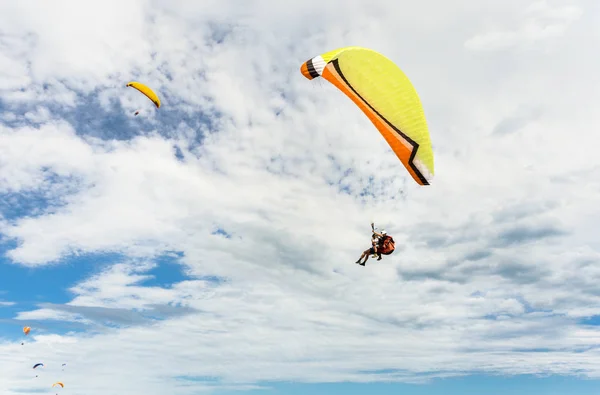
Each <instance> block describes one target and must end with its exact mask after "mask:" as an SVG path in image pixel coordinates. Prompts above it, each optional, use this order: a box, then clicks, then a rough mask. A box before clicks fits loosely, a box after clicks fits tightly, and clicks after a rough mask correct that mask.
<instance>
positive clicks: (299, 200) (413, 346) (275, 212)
mask: <svg viewBox="0 0 600 395" xmlns="http://www.w3.org/2000/svg"><path fill="white" fill-rule="evenodd" d="M432 4H433V3H431V2H426V3H422V4H421V3H418V4H417V3H414V2H413V3H410V4H409V3H402V2H398V3H394V4H391V3H390V2H385V1H380V2H377V1H373V2H371V1H370V2H366V1H341V0H340V1H332V2H326V3H323V2H317V1H312V0H310V1H308V2H301V3H289V4H288V3H285V4H283V3H281V4H278V5H275V4H274V2H261V1H252V2H247V3H246V2H244V3H243V4H241V3H236V2H229V1H219V2H216V1H214V2H201V3H200V2H195V3H194V2H189V1H178V0H176V1H168V2H167V1H154V2H151V3H148V2H145V1H141V0H140V1H130V2H127V4H123V2H116V1H113V2H111V1H109V2H102V3H94V4H92V3H90V4H89V5H88V4H87V3H86V5H85V6H84V5H83V3H82V4H81V5H79V4H75V3H73V2H68V1H54V2H52V4H51V5H49V4H46V5H44V4H41V3H40V4H37V3H36V7H32V6H31V3H27V2H4V3H2V4H0V26H2V31H1V32H0V65H5V67H0V70H2V71H0V194H1V199H0V210H2V217H1V218H0V232H1V234H2V241H3V243H4V244H2V248H4V250H3V253H4V257H5V259H6V260H7V261H8V262H10V264H11V265H20V266H21V267H25V268H26V270H28V271H34V270H48V273H51V270H52V268H53V267H69V268H70V269H72V270H73V272H77V270H79V269H81V267H80V265H81V266H84V265H85V260H84V259H81V260H78V261H77V263H76V264H75V263H73V262H75V261H74V260H73V257H86V256H95V255H96V254H97V255H102V254H107V253H117V254H118V255H119V256H122V257H123V259H120V260H119V261H118V262H116V263H112V261H111V262H108V263H106V265H104V266H103V267H102V270H98V271H96V272H93V273H92V274H89V275H86V276H85V277H84V278H77V279H74V277H76V276H75V275H73V278H69V280H68V281H66V280H63V278H61V277H60V276H57V277H56V278H55V277H52V276H51V275H49V276H48V280H47V281H49V282H52V284H53V285H55V286H56V290H57V292H58V291H60V292H61V300H53V299H52V297H51V296H48V295H42V297H41V298H40V299H39V300H36V301H35V302H33V303H29V304H28V305H27V306H22V307H19V306H20V305H19V304H17V305H13V306H10V308H9V309H2V310H3V311H10V312H12V311H14V310H16V313H14V315H13V316H12V318H9V319H12V320H14V319H17V320H18V322H19V325H20V324H22V323H23V322H27V323H30V324H31V325H32V327H33V328H34V330H33V333H32V334H31V335H30V336H29V338H28V343H27V344H26V345H25V346H23V347H21V346H20V344H19V342H13V341H9V340H2V342H1V343H0V366H2V372H3V373H2V375H0V387H2V388H9V390H7V394H8V395H14V394H16V393H23V392H30V393H34V392H36V391H41V390H46V389H47V388H46V387H44V385H45V383H41V382H39V381H36V382H33V381H32V380H31V377H30V376H29V375H28V372H27V371H26V370H23V368H22V367H23V366H30V362H31V360H32V359H35V360H43V361H44V363H47V364H48V366H56V365H57V364H58V365H60V364H62V363H64V362H65V361H68V362H69V366H73V368H70V369H68V370H65V372H64V373H63V372H61V377H62V378H64V381H65V382H68V388H69V391H72V393H87V394H90V395H96V394H105V393H107V392H110V391H114V390H115V388H118V389H119V392H123V393H129V394H134V395H135V394H165V393H173V394H181V395H188V394H196V393H198V392H201V391H213V390H215V389H220V390H223V389H227V388H234V389H248V388H254V387H255V386H260V383H261V382H267V381H302V382H333V381H355V382H372V381H387V380H398V381H422V380H424V377H425V378H432V377H448V376H452V375H461V374H466V373H471V372H484V373H495V374H522V373H526V374H528V373H548V372H550V373H560V374H578V375H579V374H583V375H587V376H595V375H597V374H598V371H599V367H600V365H599V363H598V361H600V358H598V357H599V355H598V348H596V347H597V344H598V336H599V334H600V331H599V330H598V329H597V328H598V327H597V326H594V325H586V326H584V325H583V324H581V323H580V321H581V319H582V318H583V317H592V316H595V315H600V308H598V307H597V306H600V295H599V294H598V291H597V283H598V281H599V280H600V270H599V269H598V267H600V266H599V265H597V263H598V262H599V261H600V245H598V242H597V235H596V233H597V232H596V231H595V230H596V229H597V224H598V220H600V218H599V216H598V214H597V202H598V199H599V198H600V196H599V191H600V188H598V186H599V184H598V183H597V182H595V181H594V180H595V179H598V176H599V174H598V170H599V169H600V166H599V165H600V163H599V159H598V155H597V154H596V151H595V150H594V149H592V148H593V147H596V146H598V144H599V143H600V142H599V141H598V139H599V137H598V133H597V132H596V130H597V127H594V125H598V123H599V122H600V118H598V116H597V108H596V105H595V103H597V100H595V99H597V97H596V95H597V92H599V91H600V89H595V88H598V86H597V85H598V82H597V78H595V76H596V74H597V68H598V66H600V57H598V56H596V55H595V54H593V53H590V52H589V50H588V48H590V47H593V45H595V42H594V41H593V40H594V38H593V35H588V36H586V37H579V36H578V37H579V39H578V40H572V38H573V36H572V35H571V34H573V32H572V31H571V30H570V29H566V26H567V24H568V22H569V21H572V20H574V18H576V17H579V18H580V22H581V29H588V30H589V29H591V28H595V27H596V21H595V20H593V19H591V18H588V17H587V15H586V14H584V13H579V11H576V10H575V9H574V8H568V7H567V8H564V9H558V10H556V9H555V8H552V7H550V6H549V5H548V4H546V3H536V4H538V5H537V6H536V7H537V8H536V7H533V8H532V9H530V10H529V11H528V14H527V15H528V18H529V19H527V20H526V22H525V23H526V24H527V26H528V27H527V28H526V29H525V30H523V31H519V30H518V29H517V33H509V34H507V33H500V34H499V35H497V36H496V38H494V37H491V38H490V37H489V36H488V37H483V38H479V39H474V40H472V41H471V42H470V44H469V45H468V46H469V47H470V48H488V47H489V48H492V47H493V48H500V47H507V46H510V45H513V44H515V45H516V43H520V42H523V40H525V42H526V43H529V44H531V43H536V42H539V40H542V39H544V38H545V37H550V36H552V35H556V34H558V33H560V34H564V35H565V37H567V38H569V40H566V41H568V43H565V42H562V41H560V40H557V41H556V46H557V51H556V52H552V53H549V54H547V56H548V58H544V59H537V58H534V57H532V58H528V62H523V63H519V62H516V63H512V61H511V60H510V59H499V60H498V59H494V67H496V68H495V69H494V68H492V67H488V66H489V64H488V63H486V60H482V59H481V58H477V57H473V54H472V53H470V54H469V53H467V52H466V51H463V47H462V46H461V44H462V42H463V40H464V38H463V35H464V33H465V31H466V30H472V29H475V28H477V26H478V23H479V21H481V20H482V19H481V17H482V14H481V13H482V12H483V8H484V7H482V6H481V8H473V7H467V5H469V4H471V5H472V4H473V2H472V1H466V0H465V1H463V0H461V1H459V2H458V4H459V5H461V6H458V5H457V3H456V2H453V3H452V4H450V3H449V2H439V3H436V4H435V9H436V12H435V13H434V14H435V15H434V14H431V12H428V13H425V11H426V10H430V9H431V8H432ZM516 4H517V2H516V1H515V2H500V3H496V5H495V6H494V7H496V8H497V9H498V15H509V14H512V10H513V7H515V6H516ZM518 4H520V3H518ZM463 6H464V7H463ZM423 15H429V17H428V18H425V19H424V18H422V16H423ZM57 21H60V23H57ZM546 25H549V26H550V27H548V28H547V29H546V28H545V27H544V26H546ZM108 26H112V28H110V29H109V28H107V27H108ZM540 26H541V27H540ZM459 27H460V28H459ZM440 38H443V39H440ZM346 45H362V46H367V47H371V48H374V49H376V50H379V51H381V52H383V53H385V54H386V55H387V56H388V57H390V58H391V59H393V60H394V61H396V62H397V63H398V64H399V65H400V66H401V67H402V69H403V70H404V71H405V72H406V73H407V75H409V76H410V78H411V79H412V80H413V82H414V83H415V86H416V88H417V90H418V91H419V93H420V95H421V98H422V101H423V103H424V106H425V110H426V115H427V117H428V121H429V125H430V130H431V134H432V139H433V142H434V150H435V155H436V179H435V180H436V181H435V184H434V185H432V186H430V187H427V188H420V187H418V186H416V185H414V183H413V182H412V180H410V178H409V177H407V174H406V171H405V170H404V169H403V168H402V166H401V165H400V163H399V162H398V160H397V158H396V157H395V156H394V155H393V154H392V153H390V151H389V149H388V147H387V145H386V143H385V141H384V140H383V139H382V138H381V136H380V135H379V134H378V133H377V131H376V130H375V129H374V128H373V127H372V125H371V124H370V123H369V121H368V120H367V119H366V117H364V115H363V114H362V113H361V112H360V111H359V110H358V109H357V108H356V106H355V105H354V104H353V103H352V102H351V101H350V100H347V98H345V97H344V96H343V95H342V94H341V93H340V92H338V91H336V90H335V88H333V87H332V86H330V85H329V84H327V83H325V82H323V81H320V82H319V81H313V83H311V82H309V81H306V80H305V79H304V78H303V77H302V76H301V75H300V73H299V66H300V64H301V63H302V62H303V61H305V60H306V59H308V58H310V57H312V56H315V55H317V54H319V53H322V52H324V51H327V50H329V49H333V48H336V47H339V46H346ZM565 54H568V55H569V56H566V55H565ZM582 54H585V57H586V59H587V61H586V62H585V63H580V64H577V63H576V62H572V58H573V57H574V56H576V55H577V56H583V55H582ZM513 60H514V59H513ZM503 62H507V63H503ZM525 63H527V64H525ZM498 70H501V72H500V71H498ZM499 75H500V77H498V76H499ZM132 79H135V80H141V81H144V82H146V83H148V84H149V85H151V86H152V87H153V88H154V89H156V90H157V92H159V94H160V95H161V98H162V99H163V106H162V107H161V108H160V109H159V110H155V109H153V108H152V105H151V104H150V103H148V101H147V100H146V99H145V98H144V97H143V96H141V95H138V94H137V93H136V92H135V91H133V90H130V89H127V88H125V87H124V84H125V83H126V82H127V81H129V80H132ZM557 80H560V81H561V84H562V85H561V87H560V89H549V88H548V87H551V86H554V85H553V84H555V83H556V81H557ZM498 86H501V88H502V89H498ZM574 98H576V100H575V99H574ZM515 103H517V104H518V106H517V111H516V112H515V105H516V104H515ZM138 108H142V109H143V111H142V114H140V115H139V116H138V117H134V116H133V115H132V112H133V111H135V110H136V109H138ZM533 109H535V110H533ZM537 109H541V110H539V111H538V110H537ZM530 110H531V111H530ZM542 110H543V111H542ZM499 119H504V120H505V121H502V122H500V123H499V122H498V120H499ZM532 120H535V122H531V121H532ZM525 127H526V128H525ZM492 130H495V131H496V134H493V133H492V134H490V133H489V132H490V131H492ZM569 136H576V137H577V138H569ZM584 170H585V171H584ZM557 179H562V180H563V181H562V182H557V181H556V180H557ZM565 185H568V187H565ZM365 192H368V193H365ZM371 221H375V222H376V225H377V226H380V227H383V228H385V229H386V230H387V231H388V232H389V233H390V234H392V235H393V236H394V238H395V240H396V242H397V251H396V252H394V254H393V255H391V256H389V257H385V259H384V260H383V261H381V262H378V263H376V262H373V261H370V264H368V265H367V266H366V267H360V266H358V265H355V264H354V261H355V260H356V259H357V258H358V255H359V254H360V252H361V251H362V250H364V249H365V248H366V247H367V246H368V244H369V230H370V228H369V223H370V222H371ZM165 253H169V254H171V257H172V258H173V262H171V263H170V264H172V265H177V266H178V267H179V268H181V275H180V276H177V278H176V279H174V280H171V281H168V284H163V283H160V281H154V280H158V278H159V277H161V275H162V276H164V277H168V276H167V275H166V274H164V273H165V271H167V272H168V270H170V268H168V267H167V265H166V264H164V263H163V262H161V259H160V257H163V256H164V254H165ZM371 262H372V263H371ZM61 265H62V266H61ZM161 270H162V271H163V272H162V273H163V274H156V273H157V272H158V273H160V271H161ZM44 273H46V272H44ZM1 275H2V274H0V276H1ZM82 276H83V275H82ZM153 276H155V277H153ZM24 278H25V277H24ZM3 281H4V278H0V284H4V283H3ZM11 281H12V280H11ZM23 283H24V284H27V283H26V280H23ZM1 287H2V286H0V288H1ZM34 291H35V290H34ZM36 296H37V295H36ZM3 298H5V299H6V300H11V301H16V302H20V301H19V300H18V299H15V298H13V297H12V295H3ZM15 306H16V307H19V309H16V307H15ZM7 307H8V306H7ZM11 314H12V313H11ZM44 326H45V327H44ZM55 328H56V330H54V329H55ZM19 330H20V329H19ZM17 332H18V330H17ZM19 334H20V333H19ZM15 336H16V335H15ZM540 350H544V351H543V352H542V351H540ZM515 361H518V363H515ZM207 377H208V378H214V379H210V380H207V379H205V378H207ZM203 378H204V379H203Z"/></svg>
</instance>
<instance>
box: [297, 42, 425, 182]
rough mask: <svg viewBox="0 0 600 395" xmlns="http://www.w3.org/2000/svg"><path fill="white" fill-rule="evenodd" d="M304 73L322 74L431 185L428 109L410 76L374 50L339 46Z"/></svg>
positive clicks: (413, 171)
mask: <svg viewBox="0 0 600 395" xmlns="http://www.w3.org/2000/svg"><path fill="white" fill-rule="evenodd" d="M300 71H301V73H302V75H304V76H305V77H306V78H308V79H309V80H312V79H313V78H317V77H323V78H325V79H326V80H327V81H329V82H330V83H331V84H333V85H334V86H335V87H337V88H338V89H339V90H340V91H342V92H344V94H346V96H348V97H349V98H350V99H352V101H353V102H354V103H355V104H356V105H357V106H358V107H359V108H360V109H361V110H362V111H363V113H365V115H366V116H367V117H369V119H370V120H371V122H372V123H373V125H375V127H376V128H377V129H378V130H379V132H380V133H381V135H382V136H383V137H384V138H385V140H386V141H387V143H388V144H389V145H390V147H391V148H392V150H393V151H394V153H395V154H396V156H397V157H398V159H400V161H401V162H402V164H403V165H404V167H405V168H406V170H408V172H409V173H410V175H411V176H412V178H413V179H414V180H415V181H416V182H417V183H418V184H420V185H429V184H430V182H431V180H432V178H433V174H434V168H433V167H434V166H433V150H432V147H431V140H430V137H429V131H428V128H427V121H426V119H425V115H424V111H423V107H422V105H421V101H420V99H419V96H418V95H417V92H416V91H415V89H414V87H413V85H412V83H411V82H410V80H409V79H408V78H407V77H406V75H405V74H404V73H403V72H402V70H400V69H399V68H398V66H396V65H395V64H394V63H393V62H392V61H391V60H389V59H388V58H386V57H385V56H383V55H381V54H380V53H377V52H375V51H373V50H371V49H367V48H361V47H345V48H339V49H336V50H333V51H330V52H327V53H324V54H322V55H319V56H316V57H314V58H312V59H310V60H308V61H306V62H305V63H304V64H302V66H301V68H300Z"/></svg>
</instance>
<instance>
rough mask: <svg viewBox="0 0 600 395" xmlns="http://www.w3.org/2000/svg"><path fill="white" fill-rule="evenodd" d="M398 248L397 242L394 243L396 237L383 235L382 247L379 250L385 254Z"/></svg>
mask: <svg viewBox="0 0 600 395" xmlns="http://www.w3.org/2000/svg"><path fill="white" fill-rule="evenodd" d="M395 249H396V243H394V239H393V238H392V236H388V235H385V236H383V242H382V243H381V248H380V249H379V252H381V253H382V254H383V255H389V254H391V253H392V252H394V250H395Z"/></svg>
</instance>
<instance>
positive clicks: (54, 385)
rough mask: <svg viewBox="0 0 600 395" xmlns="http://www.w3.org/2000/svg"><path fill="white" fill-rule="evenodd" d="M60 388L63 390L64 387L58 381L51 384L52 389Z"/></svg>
mask: <svg viewBox="0 0 600 395" xmlns="http://www.w3.org/2000/svg"><path fill="white" fill-rule="evenodd" d="M57 386H60V387H62V388H65V385H64V384H63V383H61V382H60V381H57V382H56V383H54V384H52V388H54V387H57Z"/></svg>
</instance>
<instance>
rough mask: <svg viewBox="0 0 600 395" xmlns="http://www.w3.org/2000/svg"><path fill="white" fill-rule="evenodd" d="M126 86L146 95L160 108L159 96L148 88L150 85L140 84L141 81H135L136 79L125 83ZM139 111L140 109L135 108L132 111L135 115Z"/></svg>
mask: <svg viewBox="0 0 600 395" xmlns="http://www.w3.org/2000/svg"><path fill="white" fill-rule="evenodd" d="M127 86H128V87H130V88H133V89H136V90H138V91H139V92H141V93H142V94H143V95H144V96H146V97H147V98H148V99H150V100H151V101H152V103H154V105H155V106H156V108H160V98H159V97H158V95H157V94H156V93H155V92H154V91H153V90H152V89H150V87H148V86H147V85H144V84H142V83H141V82H136V81H131V82H129V83H127ZM140 111H141V110H137V111H136V112H135V113H134V115H135V116H137V115H138V114H139V113H140Z"/></svg>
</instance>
